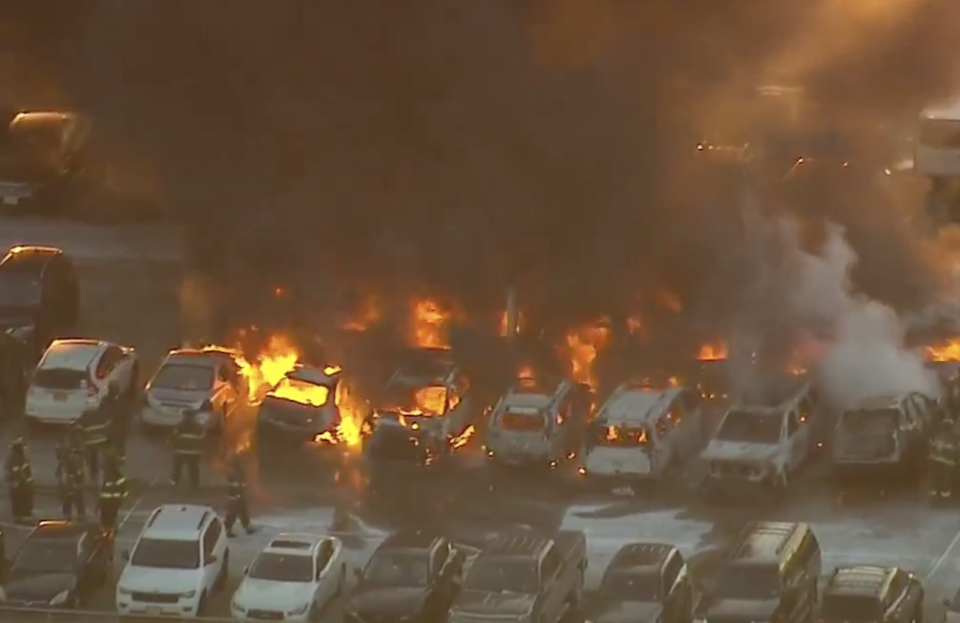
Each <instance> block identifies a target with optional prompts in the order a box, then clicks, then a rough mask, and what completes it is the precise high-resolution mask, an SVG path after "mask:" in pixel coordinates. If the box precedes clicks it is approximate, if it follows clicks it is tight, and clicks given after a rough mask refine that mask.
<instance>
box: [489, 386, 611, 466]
mask: <svg viewBox="0 0 960 623" xmlns="http://www.w3.org/2000/svg"><path fill="white" fill-rule="evenodd" d="M592 403H593V392H592V391H591V390H590V387H589V386H588V385H586V384H583V383H574V382H573V381H569V380H554V379H543V378H539V377H536V376H533V375H532V374H529V373H527V374H523V373H522V374H521V376H519V377H518V378H517V379H516V380H515V381H514V383H513V384H512V385H511V387H510V388H509V389H508V391H507V393H506V394H504V396H503V397H501V398H500V400H499V401H498V402H497V404H496V406H495V407H494V409H493V412H492V413H491V414H490V419H489V421H488V422H487V428H486V432H485V435H484V443H485V446H486V448H487V456H488V457H489V458H490V459H491V460H493V461H494V462H496V463H500V464H506V465H517V464H530V463H542V464H544V465H549V466H550V467H556V466H557V465H558V464H559V463H560V462H561V461H562V460H564V459H567V458H573V457H574V456H575V454H576V453H577V452H578V451H579V449H580V447H581V446H582V444H583V436H584V432H585V430H586V426H587V421H588V419H589V417H590V409H591V405H592Z"/></svg>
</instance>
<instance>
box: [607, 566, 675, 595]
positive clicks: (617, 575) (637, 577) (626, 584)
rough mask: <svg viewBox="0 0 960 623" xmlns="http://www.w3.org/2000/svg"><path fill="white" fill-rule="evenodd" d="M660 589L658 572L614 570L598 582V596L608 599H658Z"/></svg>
mask: <svg viewBox="0 0 960 623" xmlns="http://www.w3.org/2000/svg"><path fill="white" fill-rule="evenodd" d="M660 591H661V582H660V574H658V573H637V572H635V571H620V570H615V571H611V572H609V573H607V574H606V575H605V576H604V578H603V582H601V584H600V596H601V597H602V598H603V599H604V600H608V601H660Z"/></svg>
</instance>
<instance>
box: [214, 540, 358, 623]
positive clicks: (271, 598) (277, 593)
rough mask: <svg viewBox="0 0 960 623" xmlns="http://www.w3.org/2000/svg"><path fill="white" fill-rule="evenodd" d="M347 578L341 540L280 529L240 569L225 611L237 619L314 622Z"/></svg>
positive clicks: (336, 594)
mask: <svg viewBox="0 0 960 623" xmlns="http://www.w3.org/2000/svg"><path fill="white" fill-rule="evenodd" d="M346 580H347V563H346V562H345V560H344V556H343V543H341V542H340V539H338V538H336V537H332V536H316V535H311V534H279V535H277V536H276V537H274V538H273V540H272V541H270V544H269V545H267V547H266V548H264V550H263V551H262V552H260V554H259V555H258V556H257V558H256V559H255V560H254V561H253V565H251V566H250V567H249V569H247V570H246V571H245V577H244V578H243V581H242V582H240V586H239V587H237V592H236V593H234V595H233V600H232V601H231V602H230V611H231V614H232V616H233V618H234V619H238V620H276V621H295V622H298V623H299V622H304V621H316V620H318V619H319V617H320V614H321V613H322V612H323V611H324V609H325V608H326V607H327V606H328V605H329V604H330V602H331V601H332V600H333V599H335V598H336V597H337V596H338V595H340V594H341V593H342V592H343V587H344V585H345V584H346Z"/></svg>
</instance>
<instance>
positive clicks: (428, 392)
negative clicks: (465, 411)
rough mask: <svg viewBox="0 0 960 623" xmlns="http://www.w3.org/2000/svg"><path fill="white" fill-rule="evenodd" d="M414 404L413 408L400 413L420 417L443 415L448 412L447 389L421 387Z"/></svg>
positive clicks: (435, 386)
mask: <svg viewBox="0 0 960 623" xmlns="http://www.w3.org/2000/svg"><path fill="white" fill-rule="evenodd" d="M413 404H414V406H413V407H405V408H402V409H399V412H400V413H401V414H402V415H414V416H420V417H424V416H426V417H435V416H438V415H443V414H444V413H445V412H446V410H447V388H446V387H443V386H442V385H431V386H429V387H421V388H420V389H418V390H417V391H416V392H414V394H413ZM453 406H456V405H453Z"/></svg>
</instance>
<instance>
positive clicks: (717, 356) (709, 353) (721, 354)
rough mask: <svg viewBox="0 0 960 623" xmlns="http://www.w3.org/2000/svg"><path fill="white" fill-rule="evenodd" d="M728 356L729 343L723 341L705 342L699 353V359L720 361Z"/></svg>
mask: <svg viewBox="0 0 960 623" xmlns="http://www.w3.org/2000/svg"><path fill="white" fill-rule="evenodd" d="M726 358H727V345H726V344H724V343H723V342H718V343H716V344H704V345H703V346H701V347H700V352H699V353H697V359H699V360H700V361H720V360H721V359H726Z"/></svg>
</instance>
